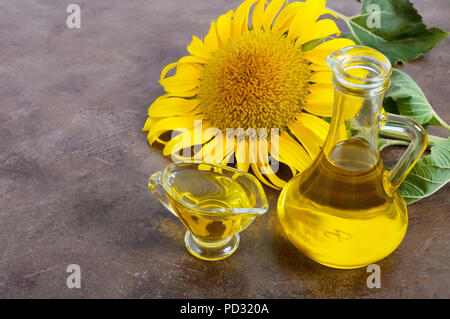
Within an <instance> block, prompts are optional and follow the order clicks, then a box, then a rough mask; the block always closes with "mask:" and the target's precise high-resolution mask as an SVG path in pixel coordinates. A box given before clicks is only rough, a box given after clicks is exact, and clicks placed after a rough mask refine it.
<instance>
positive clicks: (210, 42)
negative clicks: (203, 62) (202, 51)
mask: <svg viewBox="0 0 450 319" xmlns="http://www.w3.org/2000/svg"><path fill="white" fill-rule="evenodd" d="M205 45H206V46H207V47H208V49H209V51H210V52H214V51H217V50H218V49H219V36H218V35H217V27H216V22H215V21H213V22H211V28H210V29H209V32H208V34H207V35H206V36H205Z"/></svg>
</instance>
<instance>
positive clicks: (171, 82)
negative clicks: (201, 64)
mask: <svg viewBox="0 0 450 319" xmlns="http://www.w3.org/2000/svg"><path fill="white" fill-rule="evenodd" d="M159 83H160V84H161V85H162V86H163V87H164V89H165V90H166V91H167V92H169V93H183V92H189V91H192V90H194V89H195V88H198V86H199V84H200V80H193V79H186V78H183V77H180V76H171V77H168V78H165V79H162V80H160V81H159Z"/></svg>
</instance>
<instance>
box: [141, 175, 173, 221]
mask: <svg viewBox="0 0 450 319" xmlns="http://www.w3.org/2000/svg"><path fill="white" fill-rule="evenodd" d="M161 177H162V172H156V173H154V174H152V176H150V177H149V179H148V188H149V189H150V191H151V192H152V194H153V195H155V197H156V198H157V199H158V200H159V201H160V202H161V204H163V205H164V207H165V208H167V210H168V211H169V212H171V213H172V214H174V215H175V216H177V213H175V211H174V210H173V208H172V206H171V205H170V203H169V200H168V199H167V196H166V194H165V193H164V190H163V187H162V184H161ZM177 217H178V216H177Z"/></svg>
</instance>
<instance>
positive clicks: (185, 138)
mask: <svg viewBox="0 0 450 319" xmlns="http://www.w3.org/2000/svg"><path fill="white" fill-rule="evenodd" d="M201 125H202V126H201V127H200V126H199V125H197V126H196V127H193V128H191V129H184V130H183V131H182V132H181V133H180V134H179V135H177V136H176V137H174V138H173V139H171V140H170V141H169V142H168V143H167V144H166V147H164V150H163V154H164V155H165V156H167V155H171V154H172V155H173V154H178V153H179V151H180V150H183V149H187V148H189V152H190V151H191V150H190V147H191V146H195V145H203V143H206V142H207V141H209V140H210V138H207V137H206V135H205V134H203V133H204V132H205V130H206V129H208V128H209V124H208V123H206V122H204V121H202V122H201ZM198 130H201V135H200V134H199V136H198V137H197V136H195V134H196V132H197V131H198ZM189 157H190V156H189Z"/></svg>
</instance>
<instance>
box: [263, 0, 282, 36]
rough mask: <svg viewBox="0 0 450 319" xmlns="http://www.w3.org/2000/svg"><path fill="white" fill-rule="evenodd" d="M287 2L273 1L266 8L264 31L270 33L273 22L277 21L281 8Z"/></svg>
mask: <svg viewBox="0 0 450 319" xmlns="http://www.w3.org/2000/svg"><path fill="white" fill-rule="evenodd" d="M285 2H286V0H272V1H271V2H270V3H269V5H268V6H267V8H266V11H264V17H263V25H264V30H266V31H269V30H270V28H271V26H272V22H273V20H274V19H275V17H276V15H277V14H278V12H280V10H281V7H282V6H283V5H284V3H285Z"/></svg>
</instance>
